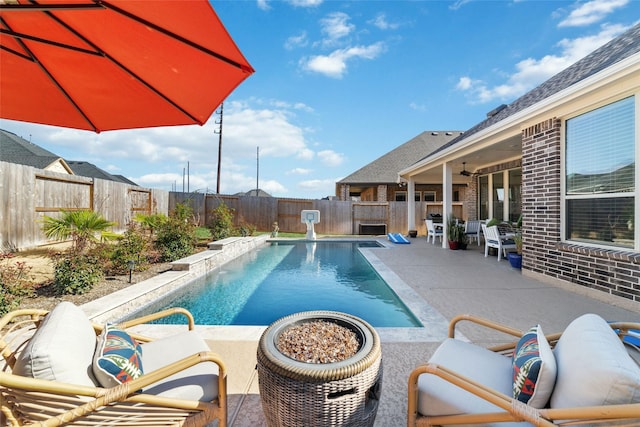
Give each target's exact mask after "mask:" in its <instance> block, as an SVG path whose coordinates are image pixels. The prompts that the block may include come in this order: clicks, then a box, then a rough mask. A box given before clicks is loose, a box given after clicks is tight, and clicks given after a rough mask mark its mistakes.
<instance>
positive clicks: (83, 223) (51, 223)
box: [42, 211, 116, 253]
mask: <svg viewBox="0 0 640 427" xmlns="http://www.w3.org/2000/svg"><path fill="white" fill-rule="evenodd" d="M61 214H62V215H61V216H60V218H53V217H50V216H45V217H44V218H43V223H44V225H43V226H42V231H44V234H45V236H47V237H48V238H50V239H57V240H66V239H68V238H69V237H71V239H72V241H73V248H72V249H73V251H74V252H76V253H82V252H84V251H85V249H86V248H87V245H88V244H89V243H90V242H96V241H98V240H99V238H98V236H97V234H98V233H100V236H102V235H103V234H105V232H106V231H107V229H108V228H110V227H113V226H114V225H116V223H115V222H111V221H107V220H106V219H105V218H104V217H103V216H102V215H100V214H99V213H97V212H94V211H62V212H61Z"/></svg>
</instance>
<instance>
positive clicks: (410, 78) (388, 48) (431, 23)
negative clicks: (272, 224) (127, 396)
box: [0, 0, 640, 198]
mask: <svg viewBox="0 0 640 427" xmlns="http://www.w3.org/2000/svg"><path fill="white" fill-rule="evenodd" d="M212 4H213V7H214V9H215V10H216V12H217V13H218V15H219V16H220V18H221V20H222V22H223V23H224V24H225V26H226V28H227V30H228V31H229V33H230V34H231V36H232V37H233V38H234V40H235V41H236V44H237V45H238V47H239V48H240V49H241V50H242V52H243V53H244V55H245V57H246V58H247V59H248V61H249V62H250V63H251V65H252V66H253V67H254V68H255V70H256V72H255V74H253V75H252V76H251V77H249V78H248V79H247V80H245V82H243V83H242V84H241V85H240V86H239V87H238V88H237V89H236V90H235V91H234V92H233V93H232V94H231V95H230V96H229V97H228V98H227V100H226V101H225V104H224V118H223V126H224V127H223V140H222V156H221V157H222V162H221V178H220V187H221V192H222V193H224V194H234V193H236V192H241V191H242V192H244V191H248V190H251V189H254V188H255V187H256V180H258V183H259V187H260V188H261V189H263V190H265V191H267V192H269V193H270V194H272V195H273V196H278V197H299V198H322V197H326V196H329V195H334V194H335V183H336V181H338V180H340V179H342V178H344V177H345V176H347V175H349V174H351V173H353V172H355V171H356V170H358V169H359V168H361V167H362V166H364V165H366V164H367V163H369V162H371V161H372V160H375V159H376V158H378V157H380V156H381V155H383V154H385V153H386V152H388V151H390V150H392V149H393V148H395V147H397V146H398V145H401V144H402V143H404V142H406V141H408V140H409V139H411V138H413V137H414V136H416V135H418V134H419V133H421V132H423V131H425V130H466V129H468V128H470V127H471V126H473V125H475V124H476V123H478V122H480V121H482V120H483V119H484V118H485V115H486V113H487V112H488V111H490V110H492V109H494V108H495V107H497V106H498V105H500V104H503V103H506V104H508V103H510V102H512V101H513V100H515V99H516V98H518V97H519V96H520V95H522V94H524V93H525V92H526V91H528V90H530V89H532V88H533V87H535V86H537V85H538V84H540V83H542V82H543V81H544V80H546V79H548V78H549V77H551V76H553V75H554V74H556V73H558V72H559V71H561V70H563V69H565V68H566V67H568V66H569V65H571V64H573V63H574V62H576V61H577V60H579V59H580V58H582V57H584V56H586V55H587V54H588V53H590V52H592V51H593V50H595V49H596V48H598V47H599V46H601V45H603V44H604V43H606V42H607V41H609V40H610V39H612V38H614V37H615V36H617V35H619V34H620V33H621V32H623V31H624V30H625V29H627V28H629V27H630V26H632V25H634V24H636V23H638V22H639V20H640V1H638V0H633V1H631V0H591V1H577V2H573V1H539V0H530V1H527V0H513V1H506V0H505V1H499V0H496V1H479V0H458V1H419V0H415V1H403V0H393V1H337V0H330V1H328V0H324V1H323V0H288V1H285V0H278V1H276V0H258V1H255V0H251V1H250V0H246V1H212ZM216 117H217V116H215V115H214V116H212V118H211V119H210V120H209V122H208V123H207V124H206V125H204V126H202V127H200V126H181V127H165V128H154V129H141V130H128V131H109V132H103V133H101V134H99V135H98V134H94V133H91V132H86V131H75V130H68V129H62V128H56V127H50V126H42V125H33V124H28V123H21V122H15V121H8V120H0V127H1V128H3V129H6V130H9V131H11V132H14V133H16V134H18V135H20V136H22V137H24V138H25V139H28V140H31V141H32V142H34V143H36V144H38V145H40V146H42V147H44V148H46V149H48V150H50V151H52V152H54V153H56V154H58V155H60V156H61V157H63V158H65V159H67V160H84V161H88V162H91V163H94V164H95V165H97V166H98V167H100V168H102V169H105V170H107V171H109V172H111V173H114V174H121V175H124V176H126V177H128V178H130V179H132V180H133V181H135V182H137V183H138V184H139V185H142V186H144V187H152V188H163V189H166V190H172V189H174V188H175V189H176V190H177V191H182V189H183V176H184V172H185V170H186V168H187V167H188V170H189V176H188V186H189V190H190V191H196V190H198V191H201V192H202V191H205V190H207V189H208V190H209V191H210V192H215V190H216V176H217V164H218V135H217V134H215V132H214V130H215V129H217V127H218V126H217V125H216V124H215V123H214V120H215V118H216ZM258 147H259V156H258ZM258 158H259V167H258ZM184 182H185V190H186V189H187V188H186V185H187V184H186V180H184Z"/></svg>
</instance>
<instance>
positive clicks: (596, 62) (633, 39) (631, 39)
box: [422, 24, 640, 159]
mask: <svg viewBox="0 0 640 427" xmlns="http://www.w3.org/2000/svg"><path fill="white" fill-rule="evenodd" d="M638 52H640V24H638V25H636V26H634V27H632V28H631V29H630V30H628V31H626V32H624V33H623V34H621V35H620V36H618V37H616V38H615V39H613V40H611V41H610V42H609V43H607V44H605V45H604V46H602V47H600V48H598V49H596V50H595V51H593V52H592V53H590V54H589V55H587V56H585V57H584V58H582V59H581V60H579V61H578V62H576V63H575V64H573V65H571V66H570V67H569V68H567V69H565V70H564V71H561V72H560V73H558V74H556V75H555V76H553V77H551V78H550V79H549V80H547V81H545V82H544V83H542V84H541V85H540V86H538V87H536V88H534V89H532V90H531V91H529V92H527V93H525V94H524V95H522V96H521V97H520V98H518V99H516V100H515V101H513V102H512V103H511V104H509V105H507V106H500V107H498V108H496V109H494V110H493V111H492V113H493V112H495V114H494V115H491V116H490V117H487V119H485V120H483V121H482V122H480V123H478V124H477V125H475V126H474V127H472V128H471V129H469V130H467V131H465V132H464V134H463V135H461V136H459V137H458V138H455V139H454V140H452V141H450V142H449V143H447V144H445V145H443V146H441V147H440V148H438V149H437V150H435V151H434V152H432V153H429V154H428V155H427V156H424V157H423V158H422V159H426V158H428V157H431V156H432V155H434V154H436V153H438V152H439V151H442V150H444V149H446V148H448V147H451V146H453V145H456V144H457V143H459V142H460V141H463V140H465V139H467V138H469V137H470V136H471V135H473V134H475V133H477V132H480V131H481V130H483V129H486V128H488V127H490V126H492V125H494V124H496V123H498V122H500V121H502V120H504V119H506V118H508V117H510V116H512V115H514V114H516V113H517V112H519V111H521V110H524V109H525V108H528V107H530V106H532V105H534V104H536V103H538V102H540V101H542V100H544V99H546V98H548V97H549V96H551V95H554V94H556V93H558V92H560V91H561V90H564V89H566V88H568V87H570V86H572V85H574V84H576V83H578V82H580V81H582V80H584V79H586V78H588V77H590V76H592V75H594V74H596V73H598V72H600V71H602V70H604V69H605V68H608V67H610V66H612V65H613V64H615V63H617V62H620V61H622V60H623V59H626V58H628V57H630V56H632V55H634V54H636V53H638Z"/></svg>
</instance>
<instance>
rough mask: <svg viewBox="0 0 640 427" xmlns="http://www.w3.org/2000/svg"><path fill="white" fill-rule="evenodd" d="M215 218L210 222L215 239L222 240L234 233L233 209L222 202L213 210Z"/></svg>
mask: <svg viewBox="0 0 640 427" xmlns="http://www.w3.org/2000/svg"><path fill="white" fill-rule="evenodd" d="M212 214H213V220H212V221H211V224H209V229H210V230H211V236H212V237H213V240H222V239H224V238H227V237H229V236H231V235H233V231H234V230H233V209H231V208H229V207H228V206H227V205H226V204H224V203H220V204H219V205H218V207H216V208H215V209H214V210H213V211H212Z"/></svg>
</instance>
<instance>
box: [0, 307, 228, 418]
mask: <svg viewBox="0 0 640 427" xmlns="http://www.w3.org/2000/svg"><path fill="white" fill-rule="evenodd" d="M172 314H180V315H184V316H186V317H187V320H188V321H189V326H188V329H189V330H188V331H187V328H186V327H185V331H184V333H180V334H178V335H174V336H171V337H167V338H162V339H158V340H152V339H150V338H146V337H143V336H140V335H138V334H133V333H131V334H128V333H127V332H126V330H127V329H128V328H130V327H132V326H135V325H139V324H142V323H147V322H149V321H152V320H155V319H159V318H161V317H165V316H168V315H172ZM193 327H194V324H193V317H192V316H191V314H190V313H189V312H188V311H186V310H184V309H180V308H178V309H169V310H165V311H161V312H158V313H154V314H151V315H148V316H144V317H141V318H138V319H134V320H130V321H127V322H123V323H121V324H118V325H106V326H103V325H97V324H94V323H92V322H90V321H89V319H88V318H87V317H86V315H85V314H84V312H83V311H82V310H81V309H80V308H79V307H77V306H75V305H73V304H72V303H69V302H62V303H60V304H58V305H57V306H56V307H55V308H54V309H53V310H51V311H50V312H47V311H45V310H37V309H25V310H17V311H14V312H11V313H9V314H7V315H5V316H4V317H3V318H2V319H1V320H0V330H1V331H2V333H1V334H0V352H1V354H2V356H3V357H2V359H0V408H1V411H2V412H1V413H2V416H0V419H2V418H6V421H7V422H8V423H9V425H12V426H22V425H31V424H35V423H43V424H38V425H46V426H67V425H112V426H118V425H126V426H137V425H153V426H182V425H192V426H204V425H207V424H208V423H210V422H212V421H214V420H218V424H217V425H218V426H220V427H225V426H226V425H227V392H226V372H225V367H224V364H223V363H222V361H221V360H220V359H219V357H218V356H217V355H216V354H215V353H212V352H211V351H210V350H209V347H208V345H207V344H206V342H205V341H204V339H202V338H201V337H200V336H199V335H198V334H197V333H196V332H195V331H192V329H193ZM2 425H4V424H2Z"/></svg>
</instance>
